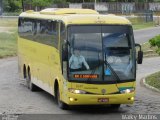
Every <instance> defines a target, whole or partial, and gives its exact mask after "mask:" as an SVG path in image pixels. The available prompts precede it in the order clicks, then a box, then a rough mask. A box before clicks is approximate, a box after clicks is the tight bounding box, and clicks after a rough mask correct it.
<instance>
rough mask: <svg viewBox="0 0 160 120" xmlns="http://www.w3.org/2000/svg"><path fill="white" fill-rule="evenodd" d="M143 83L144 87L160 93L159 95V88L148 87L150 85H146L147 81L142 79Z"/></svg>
mask: <svg viewBox="0 0 160 120" xmlns="http://www.w3.org/2000/svg"><path fill="white" fill-rule="evenodd" d="M142 83H143V85H144V86H145V87H146V88H149V89H151V90H153V91H156V92H159V93H160V90H159V89H157V88H155V87H153V86H150V85H148V84H147V83H146V79H145V78H142Z"/></svg>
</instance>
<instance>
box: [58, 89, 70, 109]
mask: <svg viewBox="0 0 160 120" xmlns="http://www.w3.org/2000/svg"><path fill="white" fill-rule="evenodd" d="M56 102H57V104H58V107H59V108H61V109H63V110H67V109H68V105H67V104H65V103H64V102H62V101H61V100H60V92H59V87H58V86H57V89H56Z"/></svg>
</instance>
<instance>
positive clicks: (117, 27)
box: [18, 8, 143, 109]
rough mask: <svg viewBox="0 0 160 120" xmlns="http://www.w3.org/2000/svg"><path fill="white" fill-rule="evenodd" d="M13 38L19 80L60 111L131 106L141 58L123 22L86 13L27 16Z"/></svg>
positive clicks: (57, 11) (49, 11)
mask: <svg viewBox="0 0 160 120" xmlns="http://www.w3.org/2000/svg"><path fill="white" fill-rule="evenodd" d="M18 33H19V37H18V60H19V73H20V78H21V79H23V80H25V81H26V84H27V86H28V88H29V89H30V90H31V91H35V90H37V88H38V87H39V88H41V89H43V90H45V91H47V92H48V93H50V94H51V95H53V96H55V98H56V101H57V103H58V106H59V107H60V108H62V109H67V108H68V106H72V105H110V106H111V107H113V108H116V109H118V108H119V107H120V105H121V104H132V103H133V102H134V96H135V85H136V82H135V81H136V61H137V63H139V64H141V63H142V57H143V52H142V51H141V47H140V45H138V44H135V42H134V35H133V30H132V26H131V23H130V22H129V21H128V20H127V19H125V18H123V17H118V16H116V15H112V14H110V15H109V14H108V15H101V14H99V13H98V12H96V11H94V10H90V9H69V8H63V9H53V8H48V9H44V10H42V11H40V12H35V11H32V10H29V11H26V12H23V13H22V14H21V15H20V16H19V23H18ZM136 46H139V47H140V50H139V52H138V55H137V56H138V57H136V49H135V47H136Z"/></svg>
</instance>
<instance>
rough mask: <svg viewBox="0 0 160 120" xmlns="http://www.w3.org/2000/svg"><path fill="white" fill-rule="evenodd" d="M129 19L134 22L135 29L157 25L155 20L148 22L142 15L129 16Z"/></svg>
mask: <svg viewBox="0 0 160 120" xmlns="http://www.w3.org/2000/svg"><path fill="white" fill-rule="evenodd" d="M128 20H129V21H130V22H131V23H132V25H133V29H134V30H138V29H145V28H149V27H154V26H155V23H154V22H146V21H145V20H144V18H141V17H133V18H128Z"/></svg>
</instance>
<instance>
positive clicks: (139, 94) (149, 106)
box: [0, 27, 160, 120]
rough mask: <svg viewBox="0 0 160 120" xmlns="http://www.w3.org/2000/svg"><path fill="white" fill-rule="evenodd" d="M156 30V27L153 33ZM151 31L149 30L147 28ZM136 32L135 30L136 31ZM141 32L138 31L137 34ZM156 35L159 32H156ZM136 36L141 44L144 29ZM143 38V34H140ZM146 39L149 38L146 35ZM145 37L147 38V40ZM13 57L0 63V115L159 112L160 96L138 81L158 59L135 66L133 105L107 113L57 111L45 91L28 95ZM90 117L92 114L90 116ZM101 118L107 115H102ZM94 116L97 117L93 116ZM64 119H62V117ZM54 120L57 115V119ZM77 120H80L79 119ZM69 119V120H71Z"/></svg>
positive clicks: (156, 67) (100, 110)
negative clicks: (135, 79)
mask: <svg viewBox="0 0 160 120" xmlns="http://www.w3.org/2000/svg"><path fill="white" fill-rule="evenodd" d="M157 29H159V28H158V27H157V28H156V30H157ZM149 31H153V29H149ZM136 32H137V31H136ZM141 32H142V31H140V33H141ZM157 32H159V31H157ZM140 33H136V35H138V36H139V37H138V38H142V39H141V40H143V41H139V42H144V41H146V40H145V37H143V35H144V34H148V32H146V30H144V31H143V32H142V33H143V35H141V34H142V33H141V34H140ZM144 36H147V35H144ZM148 37H150V36H148ZM148 37H147V38H148ZM17 69H18V68H17V58H16V57H14V58H7V59H1V60H0V113H19V114H21V113H28V114H29V113H32V114H33V113H34V114H36V113H38V114H39V113H43V114H52V113H53V114H74V115H77V114H78V115H80V114H83V113H85V114H87V115H92V116H87V117H86V118H93V117H94V118H95V119H96V118H99V116H100V117H101V118H103V119H104V120H105V119H106V118H111V117H114V116H116V115H119V117H120V114H127V113H132V114H136V113H145V114H148V113H150V114H156V113H157V114H158V113H160V94H159V93H157V92H153V91H151V90H148V89H146V88H145V87H144V86H142V85H140V79H141V78H142V77H144V76H147V75H149V74H151V73H154V72H156V71H160V57H155V58H146V59H144V62H143V65H139V66H138V71H137V73H138V74H137V90H136V100H135V103H134V104H133V105H122V106H121V108H120V110H119V111H113V110H109V109H107V108H106V107H97V106H93V107H88V106H86V107H83V108H80V107H76V108H72V109H71V110H69V111H63V110H60V109H59V108H58V107H57V105H56V103H55V100H54V98H53V97H52V96H51V95H49V94H47V93H46V92H43V91H41V92H30V91H29V90H28V89H27V88H26V86H25V85H24V81H21V80H19V79H18V70H17ZM93 114H94V115H93ZM104 115H107V117H106V116H104ZM97 116H98V117H97ZM65 117H66V116H64V118H65ZM57 118H58V116H57ZM80 118H83V116H81V117H80ZM72 119H73V118H72Z"/></svg>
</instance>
